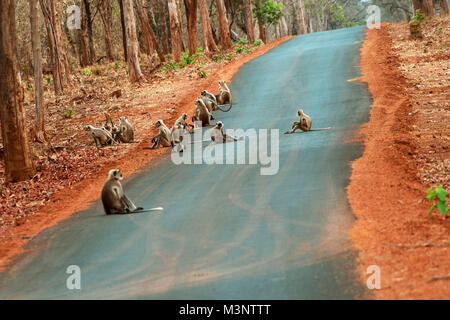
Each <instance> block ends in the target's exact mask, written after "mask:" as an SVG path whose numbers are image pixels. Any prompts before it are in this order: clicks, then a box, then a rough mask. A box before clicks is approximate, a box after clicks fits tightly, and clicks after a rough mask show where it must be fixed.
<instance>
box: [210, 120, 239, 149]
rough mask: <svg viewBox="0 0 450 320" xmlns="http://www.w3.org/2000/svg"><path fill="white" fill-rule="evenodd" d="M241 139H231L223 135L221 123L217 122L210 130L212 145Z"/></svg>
mask: <svg viewBox="0 0 450 320" xmlns="http://www.w3.org/2000/svg"><path fill="white" fill-rule="evenodd" d="M242 139H243V137H241V138H235V137H232V136H229V135H227V134H225V133H223V122H222V121H217V123H216V125H215V126H214V128H213V129H212V130H211V140H212V142H213V144H217V143H227V142H235V141H239V140H242Z"/></svg>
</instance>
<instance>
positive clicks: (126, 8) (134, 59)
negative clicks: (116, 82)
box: [123, 0, 144, 82]
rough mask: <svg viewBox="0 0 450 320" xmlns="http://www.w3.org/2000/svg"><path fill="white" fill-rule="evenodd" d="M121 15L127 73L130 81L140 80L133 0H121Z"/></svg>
mask: <svg viewBox="0 0 450 320" xmlns="http://www.w3.org/2000/svg"><path fill="white" fill-rule="evenodd" d="M123 16H124V20H125V31H126V39H127V53H128V60H127V62H128V75H129V77H130V81H131V82H140V81H142V80H143V79H144V75H143V74H142V71H141V67H140V65H139V57H138V54H139V44H138V40H137V35H136V19H135V17H134V10H133V0H123Z"/></svg>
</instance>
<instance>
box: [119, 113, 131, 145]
mask: <svg viewBox="0 0 450 320" xmlns="http://www.w3.org/2000/svg"><path fill="white" fill-rule="evenodd" d="M118 137H119V139H120V141H122V142H124V143H130V142H133V141H134V129H133V126H132V125H131V123H130V122H129V121H128V119H127V117H120V118H119V134H118Z"/></svg>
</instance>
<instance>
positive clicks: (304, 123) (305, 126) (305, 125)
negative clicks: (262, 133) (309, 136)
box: [284, 109, 330, 134]
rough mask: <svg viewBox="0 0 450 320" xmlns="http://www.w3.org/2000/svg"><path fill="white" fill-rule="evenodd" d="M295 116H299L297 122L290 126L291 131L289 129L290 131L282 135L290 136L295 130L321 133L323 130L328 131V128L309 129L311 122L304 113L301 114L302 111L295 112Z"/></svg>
mask: <svg viewBox="0 0 450 320" xmlns="http://www.w3.org/2000/svg"><path fill="white" fill-rule="evenodd" d="M297 115H298V116H299V121H298V122H297V121H295V122H294V123H293V124H292V129H291V130H290V131H286V132H285V133H284V134H291V133H294V132H295V130H297V129H300V130H302V131H304V132H307V131H323V130H330V128H322V129H311V126H312V120H311V118H310V117H309V116H308V115H307V114H305V113H304V112H303V110H302V109H299V110H298V111H297Z"/></svg>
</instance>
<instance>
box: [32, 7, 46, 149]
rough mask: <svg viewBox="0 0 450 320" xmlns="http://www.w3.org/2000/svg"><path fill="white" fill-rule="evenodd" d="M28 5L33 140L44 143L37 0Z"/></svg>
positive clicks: (43, 107) (43, 110)
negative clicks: (33, 122) (32, 95)
mask: <svg viewBox="0 0 450 320" xmlns="http://www.w3.org/2000/svg"><path fill="white" fill-rule="evenodd" d="M28 3H29V6H30V25H31V46H32V51H33V67H34V99H35V105H36V107H35V110H36V122H35V130H36V132H35V139H36V140H37V141H39V142H44V141H45V140H46V139H45V126H44V114H45V105H44V102H43V96H42V95H43V88H42V60H41V59H42V58H41V57H42V50H41V39H40V37H39V15H38V6H39V3H38V0H29V1H28Z"/></svg>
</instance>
